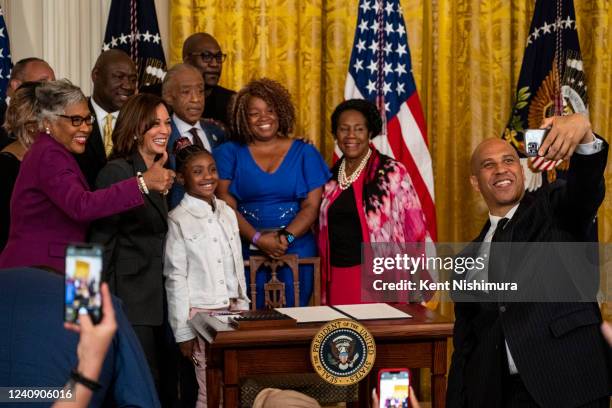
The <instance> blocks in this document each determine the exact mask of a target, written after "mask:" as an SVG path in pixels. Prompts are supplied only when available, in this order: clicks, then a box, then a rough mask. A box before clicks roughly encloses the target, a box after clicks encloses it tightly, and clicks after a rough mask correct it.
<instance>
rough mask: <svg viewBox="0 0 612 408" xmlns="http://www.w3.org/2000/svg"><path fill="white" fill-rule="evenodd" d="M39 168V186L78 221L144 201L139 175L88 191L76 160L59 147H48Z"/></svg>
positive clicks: (104, 215)
mask: <svg viewBox="0 0 612 408" xmlns="http://www.w3.org/2000/svg"><path fill="white" fill-rule="evenodd" d="M66 154H67V155H68V157H66ZM38 169H39V175H38V176H39V180H40V186H39V187H40V189H41V190H43V191H44V192H45V194H46V195H47V196H48V197H49V199H50V200H51V201H52V202H53V203H54V204H55V205H56V206H58V207H59V208H61V209H62V211H64V212H65V213H66V215H68V217H70V218H71V219H73V220H75V221H79V222H89V221H93V220H95V219H98V218H103V217H108V216H110V215H113V214H117V213H120V212H123V211H127V210H130V209H132V208H135V207H139V206H141V205H143V204H144V198H143V196H142V193H141V192H140V190H139V189H138V182H137V180H136V177H132V178H130V179H127V180H123V181H120V182H118V183H116V184H113V185H112V186H110V187H109V188H105V189H102V190H97V191H94V192H92V191H89V187H88V186H87V183H86V182H85V179H84V176H83V174H82V173H81V170H80V169H79V167H78V165H77V163H76V161H75V160H74V159H73V158H72V157H71V156H70V154H69V153H68V152H63V151H60V150H59V149H49V151H47V152H46V154H43V155H42V156H41V162H40V165H39V166H38Z"/></svg>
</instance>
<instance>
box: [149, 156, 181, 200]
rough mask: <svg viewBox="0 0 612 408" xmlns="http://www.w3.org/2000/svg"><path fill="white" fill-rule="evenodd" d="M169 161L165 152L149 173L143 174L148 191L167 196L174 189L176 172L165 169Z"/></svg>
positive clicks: (150, 168)
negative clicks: (171, 188)
mask: <svg viewBox="0 0 612 408" xmlns="http://www.w3.org/2000/svg"><path fill="white" fill-rule="evenodd" d="M167 160H168V152H166V151H165V150H164V153H163V155H162V157H161V158H160V159H159V160H157V161H156V162H154V163H153V164H152V165H151V167H149V169H148V170H147V171H145V172H144V173H142V178H143V179H144V182H145V185H146V186H147V189H149V190H152V191H159V192H161V193H164V194H165V193H167V192H168V190H169V189H170V187H172V183H174V178H175V177H176V175H175V174H174V171H172V170H169V169H166V168H164V164H166V161H167Z"/></svg>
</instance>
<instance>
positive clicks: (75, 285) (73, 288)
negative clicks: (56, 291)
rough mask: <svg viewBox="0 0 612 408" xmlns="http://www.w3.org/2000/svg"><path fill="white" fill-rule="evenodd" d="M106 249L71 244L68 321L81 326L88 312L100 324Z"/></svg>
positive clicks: (66, 282)
mask: <svg viewBox="0 0 612 408" xmlns="http://www.w3.org/2000/svg"><path fill="white" fill-rule="evenodd" d="M101 279H102V247H101V246H100V245H95V244H76V245H68V247H67V248H66V275H65V276H64V321H66V322H68V323H79V313H84V312H87V314H88V315H89V317H90V319H91V321H92V322H93V323H94V324H97V323H99V322H100V320H101V319H102V297H101V296H100V280H101Z"/></svg>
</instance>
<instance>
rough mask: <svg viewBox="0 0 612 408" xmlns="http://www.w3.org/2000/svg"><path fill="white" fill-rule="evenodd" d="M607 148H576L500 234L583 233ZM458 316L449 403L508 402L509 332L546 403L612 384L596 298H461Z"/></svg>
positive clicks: (575, 237) (538, 237)
mask: <svg viewBox="0 0 612 408" xmlns="http://www.w3.org/2000/svg"><path fill="white" fill-rule="evenodd" d="M607 154H608V145H607V143H606V144H605V147H604V149H603V150H602V151H601V152H599V153H596V154H594V155H590V156H582V155H579V154H574V156H573V157H572V164H571V166H570V170H569V173H568V178H567V182H566V183H565V184H561V183H556V184H554V185H550V186H547V187H546V188H542V189H540V190H539V191H538V192H536V194H534V195H529V196H525V197H524V198H523V199H522V200H521V203H520V205H519V207H518V209H517V211H516V213H515V214H514V216H513V217H512V219H511V220H510V221H509V222H508V224H507V226H506V228H504V230H503V231H502V232H501V233H500V234H499V235H498V234H496V239H495V241H505V242H579V241H585V240H586V237H587V231H588V230H589V228H590V226H591V225H592V222H593V219H594V218H595V216H596V214H597V209H598V207H599V205H600V204H601V202H602V200H603V197H604V194H605V192H604V179H603V171H604V168H605V166H606V158H607ZM488 229H489V223H487V225H485V227H484V228H483V230H482V232H481V234H480V236H479V237H478V238H477V239H476V240H475V241H480V242H482V240H483V239H484V236H485V234H486V232H487V230H488ZM517 258H519V257H509V260H508V265H509V266H508V268H507V269H506V270H508V271H510V272H508V273H512V271H513V270H514V271H516V270H517V267H516V265H519V264H520V262H521V259H517ZM493 262H494V255H493V254H491V259H490V264H491V263H493ZM573 272H574V273H576V271H573ZM455 317H456V321H455V329H454V334H453V342H454V347H455V351H454V353H453V357H452V363H451V369H450V373H449V379H448V393H447V406H448V407H450V408H452V407H498V406H503V390H504V387H503V380H504V378H507V375H508V371H507V370H508V366H507V357H506V351H505V345H504V340H505V341H506V342H507V343H508V347H509V349H510V352H511V354H512V357H513V359H514V362H515V364H516V366H517V369H518V371H519V374H520V377H521V380H522V381H523V383H524V384H525V387H526V388H527V390H528V391H529V393H530V395H531V396H532V397H533V398H534V400H535V401H536V402H537V403H538V404H539V405H541V406H543V407H575V406H578V405H582V404H585V403H588V402H590V401H593V400H595V399H598V398H603V397H605V396H607V395H610V393H611V392H612V379H611V369H612V359H611V354H610V347H609V346H608V345H607V343H606V342H605V340H604V339H603V336H602V334H601V332H600V327H599V326H600V324H601V321H602V318H601V313H600V311H599V308H598V306H597V304H596V303H504V302H490V303H456V304H455Z"/></svg>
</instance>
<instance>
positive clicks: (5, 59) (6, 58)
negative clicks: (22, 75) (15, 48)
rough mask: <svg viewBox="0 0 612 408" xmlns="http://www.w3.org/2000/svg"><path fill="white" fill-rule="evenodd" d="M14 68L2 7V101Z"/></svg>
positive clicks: (0, 30) (0, 47)
mask: <svg viewBox="0 0 612 408" xmlns="http://www.w3.org/2000/svg"><path fill="white" fill-rule="evenodd" d="M12 68H13V63H12V61H11V45H10V43H9V37H8V29H7V28H6V24H5V23H4V11H2V8H1V7H0V101H4V99H5V98H6V88H8V83H9V79H10V77H11V69H12Z"/></svg>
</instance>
